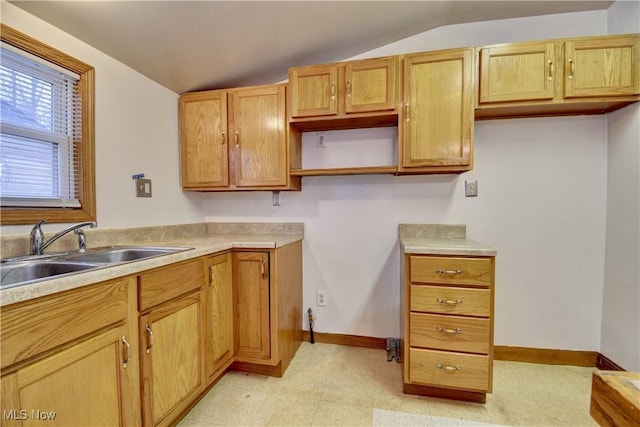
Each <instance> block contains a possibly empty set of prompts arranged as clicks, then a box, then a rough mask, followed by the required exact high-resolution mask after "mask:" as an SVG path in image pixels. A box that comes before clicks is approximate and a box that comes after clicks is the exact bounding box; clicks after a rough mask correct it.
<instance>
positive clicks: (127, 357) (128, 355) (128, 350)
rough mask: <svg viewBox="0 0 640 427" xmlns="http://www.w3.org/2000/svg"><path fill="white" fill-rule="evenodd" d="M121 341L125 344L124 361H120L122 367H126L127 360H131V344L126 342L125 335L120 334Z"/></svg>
mask: <svg viewBox="0 0 640 427" xmlns="http://www.w3.org/2000/svg"><path fill="white" fill-rule="evenodd" d="M122 343H123V344H124V345H125V349H126V352H125V355H124V361H123V362H122V367H123V368H124V369H127V364H128V363H129V360H131V345H130V344H129V343H128V342H127V339H126V337H125V336H124V335H123V336H122Z"/></svg>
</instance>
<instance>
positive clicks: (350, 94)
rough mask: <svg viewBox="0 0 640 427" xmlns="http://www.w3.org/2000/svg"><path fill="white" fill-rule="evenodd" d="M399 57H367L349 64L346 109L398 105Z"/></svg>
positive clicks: (352, 110) (346, 77)
mask: <svg viewBox="0 0 640 427" xmlns="http://www.w3.org/2000/svg"><path fill="white" fill-rule="evenodd" d="M397 69H398V58H397V57H390V58H380V59H365V60H362V61H353V62H348V63H347V64H346V65H345V79H346V82H345V86H346V87H345V94H344V98H345V112H346V113H363V112H370V111H385V110H394V109H395V108H396V99H397V98H396V96H397V94H396V93H397V89H396V88H397V81H398V72H397Z"/></svg>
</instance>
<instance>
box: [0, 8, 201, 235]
mask: <svg viewBox="0 0 640 427" xmlns="http://www.w3.org/2000/svg"><path fill="white" fill-rule="evenodd" d="M0 7H1V14H2V22H3V23H4V24H6V25H9V26H11V27H13V28H15V29H16V30H18V31H21V32H23V33H25V34H27V35H30V36H32V37H34V38H36V39H38V40H40V41H42V42H44V43H46V44H48V45H50V46H53V47H55V48H57V49H59V50H62V51H64V52H66V53H68V54H70V55H71V56H74V57H76V58H77V59H79V60H81V61H84V62H86V63H88V64H90V65H92V66H94V67H95V70H96V73H95V76H96V77H95V88H96V93H95V112H96V117H95V131H96V137H95V138H96V139H95V144H96V146H95V150H96V194H97V200H96V202H97V216H98V223H99V226H100V228H124V227H134V226H142V225H161V224H178V223H191V222H201V221H202V220H203V215H202V213H201V209H200V202H199V201H198V197H197V195H189V194H184V193H182V191H181V189H180V181H179V151H178V111H177V110H178V107H177V105H178V95H177V94H175V93H173V92H171V91H170V90H168V89H166V88H165V87H163V86H160V85H158V84H157V83H155V82H153V81H151V80H149V79H148V78H146V77H145V76H143V75H141V74H139V73H138V72H136V71H134V70H132V69H131V68H128V67H126V66H125V65H123V64H122V63H120V62H118V61H116V60H114V59H113V58H111V57H109V56H107V55H105V54H104V53H102V52H100V51H98V50H96V49H94V48H93V47H91V46H89V45H87V44H85V43H83V42H81V41H79V40H78V39H76V38H74V37H72V36H70V35H69V34H67V33H65V32H63V31H61V30H60V29H58V28H56V27H53V26H52V25H50V24H48V23H46V22H44V21H42V20H40V19H38V18H36V17H35V16H33V15H30V14H28V13H26V12H24V11H23V10H21V9H19V8H17V7H16V6H14V5H12V4H10V3H7V2H5V1H2V2H1V3H0ZM135 173H144V174H145V176H146V177H147V178H151V180H152V186H153V197H151V198H136V197H135V187H134V183H133V180H132V179H131V175H133V174H135ZM63 227H64V226H63V225H61V224H51V225H46V226H45V231H54V230H58V229H61V228H63ZM29 229H30V227H29V226H4V227H2V229H1V232H2V234H3V235H7V234H23V233H26V232H28V230H29Z"/></svg>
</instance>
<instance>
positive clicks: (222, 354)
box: [205, 254, 233, 377]
mask: <svg viewBox="0 0 640 427" xmlns="http://www.w3.org/2000/svg"><path fill="white" fill-rule="evenodd" d="M207 268H208V272H209V278H208V286H207V288H206V291H205V295H206V302H205V312H206V322H205V327H206V338H205V345H206V352H205V365H206V371H205V372H206V374H207V377H210V376H211V375H213V374H214V373H215V372H216V370H217V369H218V368H220V367H221V366H223V365H224V364H225V363H226V362H228V361H229V360H230V359H231V358H232V357H233V293H232V290H233V288H232V287H231V280H232V278H231V270H232V267H231V254H224V255H218V256H215V257H211V258H209V259H208V261H207Z"/></svg>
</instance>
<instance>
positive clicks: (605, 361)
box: [597, 353, 626, 371]
mask: <svg viewBox="0 0 640 427" xmlns="http://www.w3.org/2000/svg"><path fill="white" fill-rule="evenodd" d="M597 367H598V369H600V370H601V371H626V369H624V368H623V367H622V366H620V365H618V364H617V363H615V362H614V361H613V360H611V359H609V358H608V357H607V356H605V355H604V354H602V353H598V364H597Z"/></svg>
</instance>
